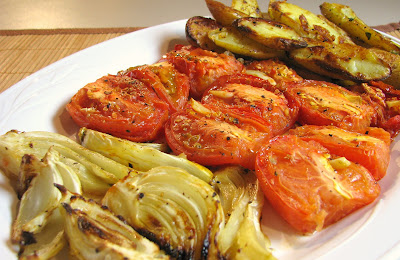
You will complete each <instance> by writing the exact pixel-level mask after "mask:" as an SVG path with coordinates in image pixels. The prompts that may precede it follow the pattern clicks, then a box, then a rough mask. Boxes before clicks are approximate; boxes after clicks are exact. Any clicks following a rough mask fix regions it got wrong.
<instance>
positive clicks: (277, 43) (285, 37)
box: [234, 17, 307, 50]
mask: <svg viewBox="0 0 400 260" xmlns="http://www.w3.org/2000/svg"><path fill="white" fill-rule="evenodd" d="M234 26H235V27H236V28H237V29H238V30H239V31H240V32H241V33H242V34H244V35H245V36H247V37H249V38H251V39H253V40H255V41H257V42H259V43H262V44H264V45H265V46H267V47H269V48H272V49H280V50H291V49H295V48H302V47H306V46H307V42H306V41H305V40H304V39H303V38H302V37H301V36H300V35H299V34H298V33H296V32H295V31H294V30H293V29H292V28H290V27H289V26H287V25H285V24H282V23H279V22H275V21H272V20H267V19H264V18H254V17H245V18H240V19H238V20H236V21H235V22H234Z"/></svg>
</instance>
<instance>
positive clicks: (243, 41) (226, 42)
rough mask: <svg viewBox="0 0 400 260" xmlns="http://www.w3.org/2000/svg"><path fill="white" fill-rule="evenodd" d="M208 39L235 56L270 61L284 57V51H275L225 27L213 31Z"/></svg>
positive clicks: (233, 29)
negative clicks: (270, 59)
mask: <svg viewBox="0 0 400 260" xmlns="http://www.w3.org/2000/svg"><path fill="white" fill-rule="evenodd" d="M208 37H210V39H211V40H212V41H214V43H215V44H216V45H218V46H220V47H223V48H224V49H226V50H228V51H231V52H233V53H235V54H238V55H242V56H246V57H251V58H254V59H269V58H274V57H281V58H282V57H284V55H285V53H284V51H279V50H274V49H271V48H268V47H266V46H265V45H262V44H261V43H259V42H256V41H254V40H252V39H250V38H247V37H246V36H244V35H243V34H241V33H240V32H239V31H238V30H236V29H235V28H232V27H224V28H221V29H216V30H212V31H210V32H209V33H208Z"/></svg>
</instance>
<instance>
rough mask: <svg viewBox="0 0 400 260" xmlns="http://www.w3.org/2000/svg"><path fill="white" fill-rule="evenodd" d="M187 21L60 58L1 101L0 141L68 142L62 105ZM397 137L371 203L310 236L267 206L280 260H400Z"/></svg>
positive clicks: (10, 254) (3, 219)
mask: <svg viewBox="0 0 400 260" xmlns="http://www.w3.org/2000/svg"><path fill="white" fill-rule="evenodd" d="M185 22H186V20H181V21H177V22H173V23H168V24H163V25H159V26H155V27H151V28H148V29H144V30H140V31H137V32H133V33H130V34H126V35H123V36H120V37H118V38H114V39H112V40H109V41H106V42H103V43H101V44H98V45H96V46H93V47H90V48H88V49H85V50H83V51H80V52H78V53H75V54H73V55H71V56H69V57H66V58H64V59H62V60H60V61H58V62H56V63H54V64H52V65H50V66H48V67H46V68H44V69H42V70H40V71H38V72H36V73H34V74H33V75H31V76H29V77H27V78H26V79H24V80H22V81H21V82H19V83H17V84H16V85H14V86H13V87H11V88H9V89H7V90H6V91H4V92H3V93H1V94H0V111H1V114H0V134H4V133H5V132H7V131H9V130H11V129H17V130H19V131H34V130H44V131H51V132H57V133H61V134H64V135H67V136H69V137H74V135H75V133H76V131H77V129H78V128H77V126H76V125H75V124H74V123H73V121H72V120H71V119H70V117H69V116H68V114H67V113H66V111H65V105H66V104H67V102H68V101H69V99H70V98H71V96H72V95H73V94H75V93H76V92H77V91H78V89H80V88H81V87H83V86H84V85H85V84H86V83H88V82H92V81H95V80H96V79H98V78H100V77H101V76H103V75H106V74H108V73H111V74H115V73H116V72H118V71H119V70H122V69H126V68H128V67H131V66H134V65H142V64H151V63H154V62H156V61H157V60H158V59H160V58H161V57H162V55H163V54H164V53H165V52H167V51H168V50H171V49H172V48H173V46H174V45H175V44H177V43H184V44H185V43H186V40H185V34H184V26H185ZM398 141H399V138H397V139H396V142H395V143H394V144H393V147H392V153H391V155H392V160H391V163H390V166H389V170H388V173H387V175H386V176H385V178H384V179H383V180H382V181H380V185H381V188H382V193H381V195H380V197H379V198H378V200H377V201H376V202H375V203H373V204H372V205H369V206H368V207H365V208H363V209H361V210H360V211H358V212H356V213H354V214H352V215H350V216H348V217H347V218H345V219H343V220H342V221H340V222H339V223H337V224H335V225H333V226H331V227H329V228H327V229H325V230H323V231H321V232H319V233H316V234H314V235H312V236H307V237H302V236H299V235H296V234H295V233H294V232H293V230H292V229H291V228H290V227H288V225H287V224H286V223H284V222H283V221H282V219H281V218H280V217H279V216H277V215H276V214H275V212H274V211H273V210H271V209H270V208H268V205H266V207H265V210H264V214H263V222H262V224H263V230H264V231H265V232H266V234H267V235H268V236H269V238H270V239H271V242H272V247H273V248H274V254H275V255H276V256H277V257H278V258H279V259H317V258H318V259H353V258H354V259H382V258H383V257H386V259H395V258H390V257H393V256H396V257H400V224H399V221H400V207H399V206H398V204H399V201H400V182H399V178H398V177H397V174H398V172H399V169H400V168H399V164H400V159H398V156H399V152H400V143H399V142H398ZM0 185H1V188H0V230H1V231H2V232H0V258H1V259H16V252H15V251H13V250H14V249H13V247H12V246H11V244H10V241H9V231H10V225H11V221H12V219H13V218H14V217H15V208H16V202H17V199H16V197H15V195H14V193H13V191H12V190H11V188H10V187H9V185H8V183H7V180H5V178H4V177H3V176H2V175H0Z"/></svg>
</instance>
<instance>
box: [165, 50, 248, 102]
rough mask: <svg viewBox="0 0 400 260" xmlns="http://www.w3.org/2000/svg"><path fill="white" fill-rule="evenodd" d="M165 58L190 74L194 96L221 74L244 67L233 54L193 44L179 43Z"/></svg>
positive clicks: (240, 69)
mask: <svg viewBox="0 0 400 260" xmlns="http://www.w3.org/2000/svg"><path fill="white" fill-rule="evenodd" d="M163 60H167V61H169V62H171V63H172V64H174V66H175V67H176V68H177V69H178V70H179V71H180V72H181V73H184V74H186V75H188V76H189V79H190V95H191V96H192V97H193V98H200V97H201V95H202V94H203V92H204V91H205V90H206V89H207V88H208V86H209V85H210V84H211V83H212V82H213V81H214V80H216V79H217V78H219V77H220V76H223V75H230V74H235V73H239V72H241V71H242V70H243V69H244V66H243V64H242V63H240V62H239V61H238V60H237V59H235V58H234V57H232V56H228V55H225V54H218V53H215V52H212V51H207V50H203V49H201V48H196V47H193V46H180V45H178V46H176V48H175V50H173V51H171V52H168V53H167V54H166V55H165V56H164V58H163Z"/></svg>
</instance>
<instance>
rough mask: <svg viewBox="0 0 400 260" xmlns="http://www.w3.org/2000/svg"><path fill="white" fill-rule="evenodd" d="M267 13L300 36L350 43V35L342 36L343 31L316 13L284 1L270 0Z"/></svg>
mask: <svg viewBox="0 0 400 260" xmlns="http://www.w3.org/2000/svg"><path fill="white" fill-rule="evenodd" d="M268 14H269V16H270V17H271V19H272V20H274V21H278V22H281V23H284V24H286V25H287V26H289V27H292V28H293V29H294V30H295V31H296V32H297V33H298V34H300V36H302V37H308V38H312V39H315V40H318V41H324V42H334V43H343V42H348V43H352V41H351V39H350V37H344V36H343V32H339V31H338V30H336V28H335V27H332V26H330V24H329V23H327V22H326V21H325V20H324V19H321V18H320V17H318V15H316V14H314V13H312V12H310V11H308V10H305V9H303V8H301V7H299V6H297V5H294V4H291V3H288V2H286V1H271V2H270V4H269V7H268Z"/></svg>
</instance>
